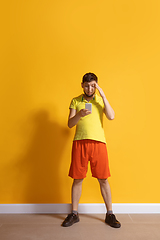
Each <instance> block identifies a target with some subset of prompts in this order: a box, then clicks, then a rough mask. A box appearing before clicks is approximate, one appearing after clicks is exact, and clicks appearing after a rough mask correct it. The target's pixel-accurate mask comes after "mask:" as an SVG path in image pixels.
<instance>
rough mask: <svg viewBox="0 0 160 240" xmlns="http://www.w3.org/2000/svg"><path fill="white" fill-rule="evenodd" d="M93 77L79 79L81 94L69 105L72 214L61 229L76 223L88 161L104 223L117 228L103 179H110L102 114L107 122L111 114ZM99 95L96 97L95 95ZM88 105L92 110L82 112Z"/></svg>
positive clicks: (105, 180)
mask: <svg viewBox="0 0 160 240" xmlns="http://www.w3.org/2000/svg"><path fill="white" fill-rule="evenodd" d="M97 81H98V78H97V76H96V75H95V74H94V73H86V74H85V75H84V76H83V79H82V83H81V86H82V88H83V91H84V94H81V95H80V96H78V97H76V98H73V99H72V101H71V104H70V113H69V118H68V127H69V128H72V127H74V126H75V125H76V133H75V137H74V140H73V146H72V161H71V166H70V170H69V176H70V177H71V178H73V179H74V181H73V185H72V212H71V213H70V214H69V215H68V216H67V217H66V219H65V220H64V221H63V223H62V226H63V227H69V226H71V225H73V224H74V223H76V222H79V215H78V203H79V199H80V196H81V190H82V182H83V179H84V178H85V177H86V173H87V166H88V161H90V165H91V171H92V176H93V177H95V178H97V179H98V181H99V184H100V189H101V193H102V196H103V199H104V202H105V205H106V209H107V213H106V218H105V222H106V223H107V224H108V225H110V226H111V227H115V228H119V227H120V226H121V224H120V222H119V221H118V220H117V219H116V217H115V215H114V214H113V212H112V200H111V191H110V186H109V183H108V180H107V178H108V177H110V171H109V164H108V154H107V148H106V139H105V135H104V130H103V113H105V115H106V117H107V118H108V119H109V120H113V119H114V115H115V114H114V111H113V109H112V108H111V106H110V104H109V102H108V101H107V99H106V97H105V94H104V92H103V90H102V89H101V88H100V87H99V85H98V83H97ZM96 89H97V90H98V91H99V94H100V96H98V95H97V94H96V93H95V92H96ZM86 103H91V104H92V110H91V111H89V110H88V109H85V104H86Z"/></svg>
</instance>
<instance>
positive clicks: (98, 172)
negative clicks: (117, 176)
mask: <svg viewBox="0 0 160 240" xmlns="http://www.w3.org/2000/svg"><path fill="white" fill-rule="evenodd" d="M88 161H90V166H91V172H92V177H95V178H98V179H107V178H108V177H110V176H111V175H110V171H109V164H108V154H107V148H106V144H105V143H102V142H99V141H94V140H90V139H84V140H76V141H73V146H72V161H71V166H70V170H69V176H70V177H71V178H74V179H83V178H85V177H86V173H87V169H88Z"/></svg>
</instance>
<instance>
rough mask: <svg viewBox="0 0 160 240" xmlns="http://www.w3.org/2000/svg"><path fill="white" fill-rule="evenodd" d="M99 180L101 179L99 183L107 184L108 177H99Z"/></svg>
mask: <svg viewBox="0 0 160 240" xmlns="http://www.w3.org/2000/svg"><path fill="white" fill-rule="evenodd" d="M98 181H99V183H100V184H101V185H105V184H107V183H108V180H107V178H106V179H98Z"/></svg>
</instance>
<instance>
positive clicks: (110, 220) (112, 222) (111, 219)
mask: <svg viewBox="0 0 160 240" xmlns="http://www.w3.org/2000/svg"><path fill="white" fill-rule="evenodd" d="M105 223H107V224H108V225H109V226H111V227H114V228H120V227H121V224H120V222H119V221H118V220H117V219H116V217H115V215H114V214H106V219H105Z"/></svg>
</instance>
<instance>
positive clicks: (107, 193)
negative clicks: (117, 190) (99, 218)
mask: <svg viewBox="0 0 160 240" xmlns="http://www.w3.org/2000/svg"><path fill="white" fill-rule="evenodd" d="M98 181H99V184H100V189H101V194H102V197H103V199H104V202H105V205H106V208H107V211H112V197H111V189H110V185H109V182H108V180H107V179H98Z"/></svg>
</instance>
